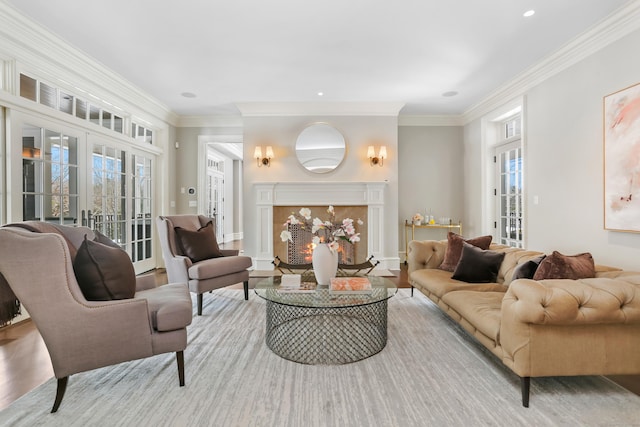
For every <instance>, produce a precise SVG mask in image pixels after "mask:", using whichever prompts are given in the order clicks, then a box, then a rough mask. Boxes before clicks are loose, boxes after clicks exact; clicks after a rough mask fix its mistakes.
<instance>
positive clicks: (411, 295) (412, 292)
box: [411, 286, 413, 296]
mask: <svg viewBox="0 0 640 427" xmlns="http://www.w3.org/2000/svg"><path fill="white" fill-rule="evenodd" d="M411 296H413V286H412V287H411Z"/></svg>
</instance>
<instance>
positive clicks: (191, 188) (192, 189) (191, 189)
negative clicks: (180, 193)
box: [187, 187, 196, 196]
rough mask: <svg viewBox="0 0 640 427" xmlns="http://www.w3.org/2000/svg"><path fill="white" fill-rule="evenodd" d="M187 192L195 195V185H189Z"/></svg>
mask: <svg viewBox="0 0 640 427" xmlns="http://www.w3.org/2000/svg"><path fill="white" fill-rule="evenodd" d="M187 192H188V193H189V194H191V195H192V196H193V195H194V194H196V189H195V188H194V187H189V189H188V190H187Z"/></svg>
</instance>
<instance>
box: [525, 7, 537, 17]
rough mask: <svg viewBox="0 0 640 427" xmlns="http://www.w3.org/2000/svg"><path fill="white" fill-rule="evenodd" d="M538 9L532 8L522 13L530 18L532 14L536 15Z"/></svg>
mask: <svg viewBox="0 0 640 427" xmlns="http://www.w3.org/2000/svg"><path fill="white" fill-rule="evenodd" d="M535 13H536V11H535V10H533V9H531V10H527V11H526V12H525V13H523V14H522V16H524V17H525V18H528V17H530V16H533V15H535Z"/></svg>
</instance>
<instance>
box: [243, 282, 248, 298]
mask: <svg viewBox="0 0 640 427" xmlns="http://www.w3.org/2000/svg"><path fill="white" fill-rule="evenodd" d="M244 299H245V301H246V300H248V299H249V281H248V280H246V281H245V282H244Z"/></svg>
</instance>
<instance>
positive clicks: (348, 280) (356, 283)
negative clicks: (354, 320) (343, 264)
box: [329, 277, 371, 295]
mask: <svg viewBox="0 0 640 427" xmlns="http://www.w3.org/2000/svg"><path fill="white" fill-rule="evenodd" d="M329 291H331V293H334V294H348V295H353V294H370V293H371V282H370V281H369V279H368V278H366V277H334V278H333V279H331V284H330V285H329Z"/></svg>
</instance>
